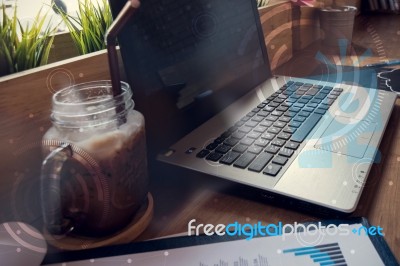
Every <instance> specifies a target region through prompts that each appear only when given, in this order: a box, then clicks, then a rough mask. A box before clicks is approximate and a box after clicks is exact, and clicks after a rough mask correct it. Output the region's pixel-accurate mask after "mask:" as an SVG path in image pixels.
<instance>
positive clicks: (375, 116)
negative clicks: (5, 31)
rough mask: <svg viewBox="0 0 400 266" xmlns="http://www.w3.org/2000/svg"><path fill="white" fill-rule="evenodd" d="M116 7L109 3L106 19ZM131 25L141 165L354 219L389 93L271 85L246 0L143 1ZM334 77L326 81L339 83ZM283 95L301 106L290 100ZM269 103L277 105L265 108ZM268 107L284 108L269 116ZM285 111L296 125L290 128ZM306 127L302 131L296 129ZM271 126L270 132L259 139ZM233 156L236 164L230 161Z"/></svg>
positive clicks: (125, 36)
mask: <svg viewBox="0 0 400 266" xmlns="http://www.w3.org/2000/svg"><path fill="white" fill-rule="evenodd" d="M124 4H125V1H124V0H116V1H110V5H111V8H112V11H113V13H114V15H116V14H118V12H119V10H121V8H122V7H123V5H124ZM129 24H130V25H128V26H127V27H126V29H124V31H123V32H122V34H121V35H120V36H119V44H120V47H121V54H122V58H123V61H124V65H125V72H126V74H127V77H128V79H129V82H130V84H131V86H132V88H133V92H134V101H135V104H136V107H135V108H137V109H138V110H140V111H142V112H143V113H144V115H145V119H146V131H147V140H148V151H149V154H150V160H152V159H154V158H155V157H158V160H160V161H162V162H165V163H167V164H171V165H175V166H178V167H183V168H186V169H190V170H193V171H194V172H198V173H204V174H207V175H210V176H214V177H218V178H222V179H224V180H228V181H232V182H234V183H239V184H244V185H247V186H249V187H253V188H257V189H259V191H261V193H267V192H270V196H268V197H275V195H276V196H279V195H281V196H285V198H288V199H296V200H298V201H297V202H299V203H302V204H303V205H307V204H311V205H313V206H322V207H326V208H328V209H330V210H335V211H339V212H342V213H343V212H344V213H349V212H352V211H354V209H355V208H356V206H357V202H358V200H359V198H360V195H361V192H362V190H363V187H364V185H365V182H366V179H367V176H368V173H369V171H370V169H371V166H372V163H373V162H374V159H375V158H376V155H377V154H378V153H379V152H378V147H379V143H380V141H381V139H382V136H383V133H384V131H385V127H386V125H387V123H388V119H389V116H390V113H391V110H392V108H393V105H394V101H395V99H396V96H395V94H394V93H391V92H387V91H378V90H374V89H367V88H364V87H357V86H350V85H344V84H336V83H329V82H325V80H327V79H326V76H321V77H319V78H318V77H317V78H316V79H315V78H313V79H312V80H303V79H295V78H291V77H273V76H272V73H271V70H270V64H269V60H268V54H267V49H266V45H265V41H264V34H263V30H262V27H261V23H260V18H259V13H258V9H257V5H256V1H254V0H234V1H232V0H218V1H216V0H190V1H189V0H175V1H161V0H151V1H143V3H142V5H141V7H140V9H139V10H138V12H137V13H136V14H135V16H134V18H133V19H132V20H131V21H130V22H129ZM299 67H307V66H299ZM340 74H341V73H338V74H337V75H336V76H335V75H334V76H333V77H334V79H337V80H338V82H340V83H341V82H342V79H341V75H340ZM354 76H355V77H356V76H357V75H356V74H355V75H354ZM370 76H371V75H370ZM329 77H332V76H329ZM365 78H366V77H358V80H361V81H364V79H365ZM369 78H371V77H369ZM356 79H357V78H356ZM352 81H353V82H357V80H352ZM364 83H365V82H364ZM367 83H368V82H367ZM296 84H297V85H296ZM300 84H302V85H300ZM358 84H359V83H358ZM368 84H371V85H370V86H373V85H372V84H373V82H370V83H368ZM294 86H297V87H294ZM304 88H308V89H307V92H306V90H305V89H304ZM293 89H295V92H294V91H293ZM303 89H304V90H303ZM318 90H327V91H328V92H329V93H327V95H326V96H327V97H326V98H325V99H324V100H323V101H326V102H327V103H329V105H330V106H327V105H326V104H325V106H324V108H325V109H328V108H329V109H328V110H325V111H326V112H321V110H319V109H320V106H321V105H320V102H321V101H320V102H318V101H316V103H317V104H314V102H313V101H314V100H315V99H314V98H313V97H319V96H317V95H319V92H318ZM289 91H290V93H288V92H289ZM300 91H302V93H301V94H300ZM293 93H295V94H296V95H297V94H298V95H297V96H296V97H297V99H299V97H300V98H301V100H300V99H299V100H298V101H299V102H300V101H302V100H305V102H304V104H303V105H304V106H302V105H301V104H300V105H299V106H300V107H296V104H297V102H296V103H293V102H292V104H290V103H289V101H290V100H291V99H290V98H293ZM289 94H291V95H289ZM328 94H329V95H328ZM304 96H306V97H304ZM271 97H272V98H273V97H275V100H274V99H272V98H271ZM307 97H308V99H309V100H310V102H307V99H306V98H307ZM276 98H279V101H278V102H279V103H278V104H271V103H272V102H276ZM268 99H269V100H268ZM320 99H322V98H320ZM332 102H333V104H332ZM283 104H285V106H283ZM270 105H275V107H276V108H279V107H281V106H283V107H284V108H281V109H280V111H278V112H279V113H277V112H274V111H273V110H272V109H271V108H270V107H271V106H270ZM277 106H278V107H277ZM272 107H273V106H272ZM275 107H274V108H275ZM285 108H286V110H285ZM304 108H314V109H315V111H314V109H313V110H310V109H308V110H306V109H304ZM317 109H318V110H317ZM292 111H293V112H295V113H301V115H303V116H302V117H303V118H301V119H300V120H304V121H301V123H300V124H299V121H297V122H296V119H297V120H299V117H296V116H294V115H292ZM287 112H289V113H287ZM317 112H318V113H319V114H317ZM275 114H276V116H275ZM270 115H271V116H270ZM286 115H289V118H288V116H286ZM210 117H211V118H210ZM284 117H286V118H284ZM292 118H293V119H292ZM268 119H271V120H273V121H270V122H267V121H268ZM281 120H283V121H284V122H283V123H280V122H282V121H281ZM309 120H310V121H311V122H312V123H311V124H312V127H309V128H308V129H307V130H305V129H304V128H302V125H304V123H306V124H307V125H309V124H310V123H309ZM240 121H242V122H240ZM252 121H253V122H254V123H249V122H252ZM248 123H249V124H248ZM261 123H263V125H264V126H260V125H261ZM268 124H269V126H268ZM247 125H250V127H247V128H246V127H245V126H247ZM299 126H300V127H301V128H299ZM232 127H233V128H232ZM272 127H274V129H271V128H272ZM287 127H290V128H287ZM296 128H297V129H296ZM306 128H307V127H306ZM294 129H296V131H295V132H293V134H292V133H287V132H284V131H285V130H289V132H290V131H291V130H293V131H294ZM227 130H228V132H227V134H226V131H227ZM241 130H244V131H245V132H241ZM271 130H272V131H274V132H272V133H271V134H275V135H271V134H267V133H270V132H269V131H271ZM310 130H311V132H309V131H310ZM237 132H239V133H237ZM282 132H283V133H285V134H283V133H282ZM299 132H300V133H299ZM233 134H235V135H234V137H236V139H235V138H234V137H233ZM221 135H222V136H223V137H226V136H227V135H229V136H227V138H226V139H225V138H221ZM250 136H251V138H253V139H248V138H250ZM271 136H276V138H274V139H271V138H269V137H271ZM230 138H233V139H230ZM280 138H281V139H280ZM294 139H295V140H297V141H298V142H297V144H293V142H292V140H294ZM299 140H301V141H299ZM173 143H175V144H173ZM212 143H214V144H212ZM288 143H289V144H288ZM210 144H211V145H210ZM225 144H227V145H228V146H229V147H225V146H226V145H225ZM239 144H240V145H242V146H237V145H239ZM223 145H225V146H223ZM243 145H244V146H243ZM246 145H247V146H248V147H247V146H246ZM270 145H273V147H269V146H270ZM286 145H289V148H286ZM292 145H294V146H295V147H293V146H292ZM245 146H246V147H245ZM275 146H277V147H279V146H282V149H285V150H282V149H277V148H276V147H275ZM168 147H169V149H168ZM239 148H240V150H241V152H243V153H246V156H245V157H246V158H242V154H237V153H233V151H235V150H236V149H239ZM165 149H167V151H166V152H161V151H162V150H165ZM271 149H273V150H272V155H271V156H270V155H268V154H270V152H271ZM216 151H217V152H221V154H218V153H217V154H214V153H215V152H216ZM235 152H236V151H235ZM274 152H275V153H277V154H275V155H274V154H273V153H274ZM250 153H251V154H250ZM157 154H158V156H157ZM227 154H228V155H227ZM282 154H283V155H282ZM231 155H232V156H231ZM278 156H280V157H278ZM266 160H268V162H267V163H266ZM221 162H224V163H221ZM271 163H272V164H273V165H272V166H271ZM277 165H278V166H277ZM237 166H240V167H237ZM150 170H152V171H154V170H156V169H150ZM271 173H272V175H271ZM271 195H272V196H271Z"/></svg>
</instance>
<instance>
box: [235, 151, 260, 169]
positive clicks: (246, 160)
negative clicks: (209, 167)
mask: <svg viewBox="0 0 400 266" xmlns="http://www.w3.org/2000/svg"><path fill="white" fill-rule="evenodd" d="M254 158H256V155H255V154H253V153H249V152H246V153H244V154H242V156H240V157H239V159H237V160H236V162H235V163H234V164H233V166H235V167H239V168H243V169H244V168H246V167H247V166H248V165H249V164H250V163H251V162H252V161H253V160H254Z"/></svg>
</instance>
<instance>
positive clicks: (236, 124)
mask: <svg viewBox="0 0 400 266" xmlns="http://www.w3.org/2000/svg"><path fill="white" fill-rule="evenodd" d="M243 125H244V121H241V120H240V121H238V122H236V123H235V126H237V127H241V126H243Z"/></svg>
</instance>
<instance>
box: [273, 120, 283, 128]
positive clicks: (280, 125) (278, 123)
mask: <svg viewBox="0 0 400 266" xmlns="http://www.w3.org/2000/svg"><path fill="white" fill-rule="evenodd" d="M285 126H286V123H285V122H282V121H277V122H275V123H274V127H279V128H283V127H285Z"/></svg>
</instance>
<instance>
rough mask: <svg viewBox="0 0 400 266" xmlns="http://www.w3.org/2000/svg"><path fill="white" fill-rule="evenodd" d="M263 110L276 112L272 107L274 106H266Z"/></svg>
mask: <svg viewBox="0 0 400 266" xmlns="http://www.w3.org/2000/svg"><path fill="white" fill-rule="evenodd" d="M263 110H264V111H265V112H272V111H274V110H275V108H274V107H272V106H266V107H265V108H264V109H263Z"/></svg>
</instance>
